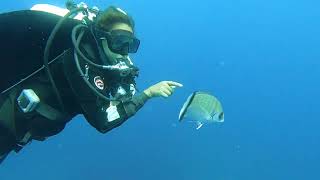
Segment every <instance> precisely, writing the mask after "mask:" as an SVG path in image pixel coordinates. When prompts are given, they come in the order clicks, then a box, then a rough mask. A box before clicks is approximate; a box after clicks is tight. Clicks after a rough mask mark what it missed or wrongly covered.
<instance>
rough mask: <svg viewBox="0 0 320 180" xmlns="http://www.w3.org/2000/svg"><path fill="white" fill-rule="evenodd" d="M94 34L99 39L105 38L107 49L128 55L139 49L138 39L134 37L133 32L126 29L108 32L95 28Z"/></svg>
mask: <svg viewBox="0 0 320 180" xmlns="http://www.w3.org/2000/svg"><path fill="white" fill-rule="evenodd" d="M95 31H96V36H97V37H98V38H99V39H106V40H107V42H108V47H109V49H110V50H111V51H112V52H114V53H117V54H121V55H128V54H129V53H136V52H137V51H138V49H139V45H140V40H139V39H137V38H136V37H134V35H133V33H132V32H130V31H126V30H120V29H117V30H112V31H110V32H106V31H102V30H98V29H96V30H95Z"/></svg>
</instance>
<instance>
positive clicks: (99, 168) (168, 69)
mask: <svg viewBox="0 0 320 180" xmlns="http://www.w3.org/2000/svg"><path fill="white" fill-rule="evenodd" d="M35 3H40V2H39V1H35V0H23V1H22V0H11V1H10V2H5V3H4V2H2V5H1V12H4V11H11V10H19V9H27V8H30V7H31V6H32V5H33V4H35ZM41 3H51V4H54V5H58V6H63V5H64V1H63V0H54V1H53V0H51V1H48V0H44V1H41ZM87 3H88V4H90V5H97V6H99V7H100V8H101V9H103V7H106V6H108V5H110V4H113V5H117V6H120V7H122V8H123V9H125V10H126V11H127V12H129V13H130V14H131V15H132V16H133V17H134V19H135V21H136V27H137V33H138V37H139V38H140V39H141V41H142V44H141V48H140V50H139V53H138V54H136V55H134V56H133V58H134V62H135V63H136V65H138V66H139V67H140V70H141V75H140V77H139V78H138V85H139V87H140V89H142V90H143V89H144V88H147V87H148V86H150V85H152V84H154V83H157V82H159V81H161V80H174V81H178V82H181V83H183V84H184V87H183V88H181V89H177V90H176V92H175V94H174V95H173V96H171V97H170V98H168V99H162V98H157V99H152V100H151V101H149V102H147V104H146V105H145V106H144V107H143V109H141V111H140V112H138V114H137V115H136V116H135V117H133V118H131V119H130V120H129V121H127V122H126V123H125V124H123V125H122V126H121V127H119V128H117V129H114V130H112V131H111V132H109V133H107V134H99V133H98V132H97V131H96V130H95V129H94V128H92V127H90V126H89V125H88V123H87V122H86V121H85V119H84V118H83V117H81V116H79V117H76V118H74V120H73V121H72V122H71V123H70V124H69V125H68V126H67V127H66V129H65V130H64V131H63V132H62V133H61V134H59V135H57V136H54V137H52V138H50V139H49V140H47V141H45V142H33V143H32V144H31V145H29V146H28V147H26V148H25V149H23V150H22V151H21V152H20V153H19V154H14V153H13V154H11V155H10V156H9V157H8V158H7V159H6V161H5V162H4V164H3V165H2V166H1V168H0V179H1V180H21V179H33V180H43V179H46V180H70V179H76V180H93V179H103V180H105V179H110V180H285V179H286V180H304V179H310V180H311V179H312V180H317V179H320V175H319V170H320V166H319V162H320V131H319V129H320V119H319V115H320V110H319V107H320V95H319V93H320V85H319V83H320V80H319V78H320V61H319V60H320V34H319V32H320V21H319V19H320V11H319V6H320V1H316V0H300V1H299V0H268V1H254V0H243V1H236V0H198V1H192V0H185V1H172V0H161V1H147V0H145V1H129V0H118V1H115V0H109V1H98V0H91V1H87ZM195 90H203V91H208V92H211V93H212V94H214V95H215V96H217V97H218V98H219V99H220V100H221V102H222V104H223V106H224V110H225V122H224V124H222V125H215V124H213V125H208V126H204V127H203V128H201V129H200V130H196V129H195V126H192V125H191V124H180V123H178V119H177V117H178V113H179V110H180V107H181V105H182V104H183V102H184V100H185V99H186V98H187V96H188V95H189V94H190V93H191V92H193V91H195Z"/></svg>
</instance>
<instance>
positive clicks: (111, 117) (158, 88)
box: [82, 81, 182, 133]
mask: <svg viewBox="0 0 320 180" xmlns="http://www.w3.org/2000/svg"><path fill="white" fill-rule="evenodd" d="M175 87H182V84H180V83H176V82H173V81H162V82H159V83H157V84H155V85H152V86H150V87H149V88H147V89H146V90H144V91H143V92H142V93H141V94H138V95H134V96H133V97H132V98H131V99H130V100H129V101H124V102H120V103H117V102H110V103H109V104H108V106H107V107H106V106H103V104H102V106H100V105H98V104H96V103H93V104H88V103H86V104H83V105H82V106H83V107H85V108H84V109H86V113H84V114H85V117H86V119H87V120H88V121H89V123H90V124H91V125H92V126H94V127H95V128H96V129H97V130H98V131H99V132H101V133H106V132H108V131H110V130H112V129H114V128H116V127H118V126H120V125H121V124H122V123H124V122H125V121H126V120H128V119H129V118H130V117H132V116H133V115H135V114H136V113H137V112H138V111H139V110H140V109H141V108H142V107H143V105H144V104H145V103H146V102H147V101H148V99H151V98H154V97H169V96H170V95H171V94H172V93H173V91H174V88H175Z"/></svg>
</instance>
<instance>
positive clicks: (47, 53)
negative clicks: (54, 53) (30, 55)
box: [43, 8, 85, 112]
mask: <svg viewBox="0 0 320 180" xmlns="http://www.w3.org/2000/svg"><path fill="white" fill-rule="evenodd" d="M84 10H85V8H78V9H74V10H72V11H70V12H69V13H67V14H66V15H65V16H64V17H63V18H62V19H60V20H59V21H58V23H57V24H56V25H55V27H54V29H53V30H52V32H51V34H50V36H49V38H48V41H47V44H46V48H45V50H44V56H43V64H44V67H45V70H46V72H47V75H48V78H49V80H50V82H51V85H52V88H53V91H54V92H55V95H56V97H57V99H58V103H59V105H60V108H61V111H62V112H64V111H65V107H64V105H63V101H62V98H61V95H60V93H59V91H58V88H57V86H56V84H55V82H54V80H53V77H52V74H51V71H50V68H49V65H48V62H49V57H50V49H51V46H52V42H53V40H54V38H55V36H56V34H57V32H58V30H59V29H60V28H61V26H62V24H63V23H64V22H65V21H66V20H67V19H68V18H69V17H70V16H71V15H73V14H75V13H78V12H80V11H84Z"/></svg>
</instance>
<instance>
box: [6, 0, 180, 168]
mask: <svg viewBox="0 0 320 180" xmlns="http://www.w3.org/2000/svg"><path fill="white" fill-rule="evenodd" d="M66 5H67V9H62V8H58V7H55V6H50V5H36V6H34V7H33V8H32V9H31V10H22V11H14V12H8V13H3V14H0V24H1V28H0V38H1V41H2V43H1V44H0V49H1V53H2V57H1V61H2V64H3V68H2V70H1V71H0V73H1V74H0V75H1V82H0V91H1V96H0V163H1V162H2V161H3V160H4V159H5V158H6V156H7V155H8V154H9V153H10V152H12V151H15V152H19V151H20V150H21V149H22V148H23V147H24V146H25V145H27V144H28V143H30V142H31V141H32V140H37V141H44V140H45V139H47V138H48V137H50V136H53V135H56V134H58V133H59V132H61V131H62V130H63V129H64V127H65V126H66V124H67V123H68V122H69V121H70V120H71V119H72V118H73V117H75V116H76V115H78V114H83V115H84V117H85V119H86V120H87V121H88V122H89V123H90V125H91V126H93V127H94V128H96V129H97V130H98V131H99V132H101V133H106V132H108V131H110V130H111V129H113V128H116V127H118V126H120V125H121V124H122V123H123V122H125V121H126V120H127V119H129V118H130V117H132V116H133V115H134V114H135V113H136V112H137V111H138V110H139V109H140V108H141V107H142V106H143V105H144V104H145V103H146V101H147V100H148V99H150V98H153V97H169V96H170V95H171V94H172V93H173V91H174V89H175V88H176V87H182V84H180V83H178V82H174V81H161V82H159V83H157V84H155V85H152V86H150V87H149V88H147V89H145V90H144V91H142V92H139V93H137V88H136V82H135V78H136V77H137V76H138V74H139V69H138V68H137V67H136V66H134V64H133V62H132V60H131V59H130V57H129V54H131V53H136V52H137V50H138V48H139V45H140V41H139V39H137V38H136V37H135V29H134V21H133V19H132V17H131V16H129V15H128V14H127V13H126V12H125V11H123V10H122V9H120V8H117V7H114V6H110V7H108V8H107V9H106V10H105V11H99V10H98V8H96V7H94V8H89V7H88V6H87V5H86V4H85V3H80V4H75V3H73V2H72V1H68V2H67V3H66Z"/></svg>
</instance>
